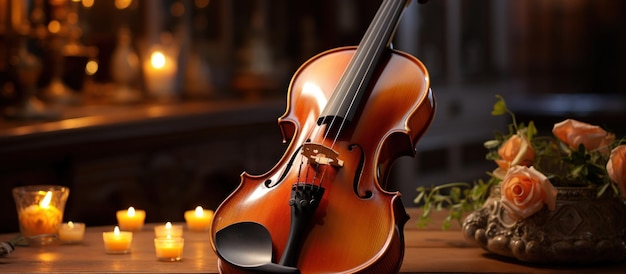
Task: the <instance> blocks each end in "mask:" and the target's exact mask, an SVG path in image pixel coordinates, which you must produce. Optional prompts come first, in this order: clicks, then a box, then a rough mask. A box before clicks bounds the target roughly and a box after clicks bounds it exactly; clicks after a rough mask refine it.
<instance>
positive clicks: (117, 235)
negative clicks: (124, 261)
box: [102, 226, 133, 254]
mask: <svg viewBox="0 0 626 274" xmlns="http://www.w3.org/2000/svg"><path fill="white" fill-rule="evenodd" d="M102 240H103V241H104V249H105V251H106V252H107V253H109V254H125V253H129V252H130V245H131V243H132V242H133V233H132V232H130V231H120V229H119V227H117V226H116V227H115V229H114V230H113V232H102Z"/></svg>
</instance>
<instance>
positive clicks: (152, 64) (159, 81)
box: [143, 50, 177, 99]
mask: <svg viewBox="0 0 626 274" xmlns="http://www.w3.org/2000/svg"><path fill="white" fill-rule="evenodd" d="M143 67H144V73H145V79H146V88H147V89H148V92H149V93H151V95H153V96H155V97H157V98H161V99H170V98H169V97H172V96H173V94H174V93H175V90H174V89H175V87H174V84H175V81H176V70H177V66H176V62H175V61H174V59H173V58H172V57H171V56H169V54H168V53H167V52H165V51H161V50H152V51H151V52H150V56H149V58H147V60H146V62H145V63H144V65H143Z"/></svg>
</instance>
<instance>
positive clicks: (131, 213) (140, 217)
mask: <svg viewBox="0 0 626 274" xmlns="http://www.w3.org/2000/svg"><path fill="white" fill-rule="evenodd" d="M116 217H117V224H118V225H119V226H120V229H121V230H125V231H139V230H141V229H142V228H143V224H144V221H145V220H146V211H145V210H140V209H135V208H134V207H132V206H131V207H129V208H128V210H118V211H117V212H116Z"/></svg>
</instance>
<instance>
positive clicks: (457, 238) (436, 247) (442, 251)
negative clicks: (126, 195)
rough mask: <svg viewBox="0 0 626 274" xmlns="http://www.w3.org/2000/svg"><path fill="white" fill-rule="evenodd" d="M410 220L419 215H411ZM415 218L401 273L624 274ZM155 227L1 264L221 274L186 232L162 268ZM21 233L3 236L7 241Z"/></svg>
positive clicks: (94, 234) (23, 253) (20, 250)
mask: <svg viewBox="0 0 626 274" xmlns="http://www.w3.org/2000/svg"><path fill="white" fill-rule="evenodd" d="M409 213H410V214H411V215H414V214H415V210H409ZM414 221H415V218H413V219H412V221H409V223H408V224H407V226H406V229H405V238H406V241H405V243H406V252H405V257H404V262H403V264H402V267H401V272H402V273H418V272H457V273H458V272H472V273H476V272H516V273H530V272H532V273H542V272H543V273H555V272H559V273H568V272H579V271H584V272H587V273H597V272H603V273H623V272H624V271H626V262H623V263H621V264H610V265H606V266H598V265H595V266H578V267H575V266H569V267H568V266H533V265H528V264H522V263H519V262H515V261H513V260H510V259H504V258H498V257H495V256H493V255H490V254H488V253H486V252H485V251H484V250H483V249H481V248H479V247H477V246H475V245H474V244H473V243H471V242H468V241H466V240H464V239H463V236H462V234H461V231H460V230H459V229H458V227H455V228H453V229H451V230H447V231H441V230H439V229H438V227H437V226H438V225H433V227H431V228H426V229H417V228H416V226H415V222H414ZM153 226H154V224H147V225H146V226H145V227H144V229H143V230H142V231H140V232H136V233H134V240H133V244H132V251H131V253H130V254H124V255H109V254H105V252H104V245H103V243H102V232H103V231H111V230H112V229H113V226H110V227H109V226H98V227H88V228H87V232H86V235H85V239H84V241H83V242H82V243H81V244H76V245H54V246H44V247H32V246H18V247H17V248H16V250H15V252H14V253H12V254H11V255H9V256H8V257H3V258H0V272H2V273H8V272H20V273H23V272H29V273H32V272H151V273H154V272H164V273H174V272H175V273H181V272H187V273H217V272H216V269H217V261H216V260H217V257H216V255H215V253H214V252H213V251H212V249H211V247H210V243H209V234H208V233H202V232H192V231H187V230H185V232H184V238H185V247H184V254H183V260H182V261H180V262H160V261H157V260H156V256H155V251H154V244H153V238H154V232H153ZM15 236H17V233H11V234H2V235H0V241H7V240H9V239H11V238H13V237H15Z"/></svg>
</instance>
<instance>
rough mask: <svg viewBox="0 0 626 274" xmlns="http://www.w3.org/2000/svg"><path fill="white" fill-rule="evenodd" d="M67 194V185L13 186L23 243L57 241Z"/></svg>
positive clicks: (33, 243) (49, 242)
mask: <svg viewBox="0 0 626 274" xmlns="http://www.w3.org/2000/svg"><path fill="white" fill-rule="evenodd" d="M69 194H70V190H69V188H67V187H64V186H57V185H30V186H22V187H16V188H13V199H14V200H15V207H16V209H17V216H18V221H19V227H20V233H21V234H22V236H24V239H25V243H26V244H29V245H46V244H51V243H56V242H57V241H58V233H59V228H60V227H61V222H62V221H63V211H64V210H65V203H66V202H67V198H68V196H69Z"/></svg>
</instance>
